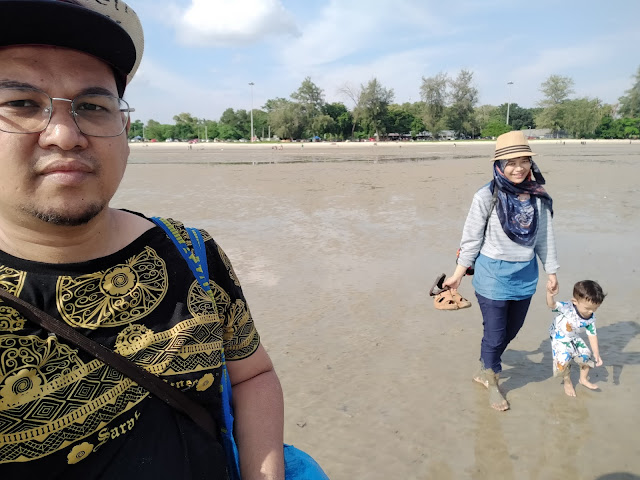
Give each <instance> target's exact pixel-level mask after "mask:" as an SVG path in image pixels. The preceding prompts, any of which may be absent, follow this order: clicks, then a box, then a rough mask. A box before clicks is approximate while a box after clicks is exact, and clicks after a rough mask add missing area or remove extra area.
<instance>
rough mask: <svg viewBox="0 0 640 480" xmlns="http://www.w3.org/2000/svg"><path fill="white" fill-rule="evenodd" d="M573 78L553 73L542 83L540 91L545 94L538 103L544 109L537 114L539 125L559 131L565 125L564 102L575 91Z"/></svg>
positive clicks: (555, 131) (536, 120)
mask: <svg viewBox="0 0 640 480" xmlns="http://www.w3.org/2000/svg"><path fill="white" fill-rule="evenodd" d="M573 84H574V83H573V79H571V78H570V77H565V76H562V75H551V76H549V78H547V79H546V80H545V81H544V82H542V84H541V85H540V91H541V92H542V94H543V95H544V97H543V98H542V100H540V101H539V102H538V105H539V106H540V107H542V111H541V112H540V113H539V114H538V115H536V116H535V122H536V125H537V126H538V127H541V128H550V129H551V130H552V132H554V133H557V132H558V130H562V129H563V128H564V127H565V125H564V115H565V108H564V103H565V102H566V101H567V100H569V95H571V94H572V93H573Z"/></svg>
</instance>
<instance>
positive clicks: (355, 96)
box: [339, 83, 362, 138]
mask: <svg viewBox="0 0 640 480" xmlns="http://www.w3.org/2000/svg"><path fill="white" fill-rule="evenodd" d="M339 92H340V93H341V94H342V95H343V96H345V97H347V98H348V99H349V100H351V101H352V102H353V112H352V114H351V138H354V136H355V130H356V125H357V124H358V123H359V122H360V116H361V114H362V110H361V109H359V108H358V105H360V97H361V96H362V87H361V88H355V87H352V86H351V85H349V84H347V83H345V84H344V85H343V86H342V87H340V89H339Z"/></svg>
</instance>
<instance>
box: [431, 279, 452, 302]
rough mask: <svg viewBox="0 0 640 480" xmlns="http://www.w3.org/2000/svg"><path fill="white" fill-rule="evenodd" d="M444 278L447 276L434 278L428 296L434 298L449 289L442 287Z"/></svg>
mask: <svg viewBox="0 0 640 480" xmlns="http://www.w3.org/2000/svg"><path fill="white" fill-rule="evenodd" d="M445 278H447V276H446V275H445V274H444V273H443V274H441V275H438V276H437V277H436V281H435V282H433V285H432V286H431V290H429V295H431V296H432V297H435V296H436V295H438V294H439V293H442V292H444V291H445V290H448V289H449V287H443V286H442V282H444V279H445Z"/></svg>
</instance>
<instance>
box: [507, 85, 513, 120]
mask: <svg viewBox="0 0 640 480" xmlns="http://www.w3.org/2000/svg"><path fill="white" fill-rule="evenodd" d="M507 85H509V98H507V125H509V107H510V106H511V85H513V82H508V83H507Z"/></svg>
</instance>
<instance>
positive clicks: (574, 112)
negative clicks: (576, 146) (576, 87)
mask: <svg viewBox="0 0 640 480" xmlns="http://www.w3.org/2000/svg"><path fill="white" fill-rule="evenodd" d="M564 108H565V112H564V126H565V129H566V130H567V131H568V132H569V133H570V134H571V135H573V136H574V137H576V138H592V137H593V136H594V135H595V132H596V129H597V128H598V126H599V125H600V124H601V122H602V117H603V116H604V110H603V108H602V102H601V101H600V99H598V98H594V99H589V98H578V99H575V100H567V101H566V102H565V104H564Z"/></svg>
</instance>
